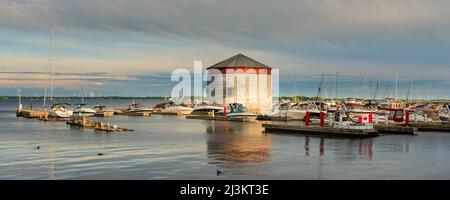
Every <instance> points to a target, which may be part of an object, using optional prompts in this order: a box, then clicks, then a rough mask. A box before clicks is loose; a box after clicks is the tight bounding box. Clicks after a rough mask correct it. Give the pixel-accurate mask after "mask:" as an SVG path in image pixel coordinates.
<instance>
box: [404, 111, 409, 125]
mask: <svg viewBox="0 0 450 200" xmlns="http://www.w3.org/2000/svg"><path fill="white" fill-rule="evenodd" d="M405 118H406V119H405V124H406V127H408V126H409V110H407V111H406V116H405Z"/></svg>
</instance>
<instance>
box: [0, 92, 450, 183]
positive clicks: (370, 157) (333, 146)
mask: <svg viewBox="0 0 450 200" xmlns="http://www.w3.org/2000/svg"><path fill="white" fill-rule="evenodd" d="M139 102H141V103H143V104H144V105H147V106H153V105H155V104H156V103H158V102H157V101H153V100H141V101H139ZM86 103H88V104H90V105H95V104H103V105H108V106H115V107H125V106H126V105H127V104H128V103H129V101H126V100H89V99H88V100H86ZM24 104H25V106H29V104H30V102H29V101H26V102H25V103H24ZM39 104H40V102H33V105H39ZM16 106H17V103H16V101H15V100H0V179H450V133H430V132H426V133H419V135H418V136H400V135H382V136H380V137H377V138H369V139H339V138H327V137H314V136H303V135H284V134H265V133H262V129H261V124H260V123H259V122H255V123H239V122H220V121H216V122H214V121H206V120H188V119H184V118H182V117H178V116H159V115H153V116H151V117H131V116H114V117H112V118H97V120H100V121H108V122H111V123H113V124H117V125H119V126H121V127H125V128H130V129H134V130H135V131H134V132H118V133H104V132H96V131H93V130H89V129H84V130H83V129H79V128H71V127H70V126H67V125H66V124H65V123H64V122H44V121H39V120H33V119H25V118H16V116H15V109H16ZM35 107H37V106H35ZM37 146H39V147H40V148H39V149H37V148H36V147H37ZM98 153H102V154H103V155H102V156H98V155H97V154H98ZM217 169H219V170H221V171H222V172H223V173H222V174H220V175H219V176H218V175H217V174H216V170H217Z"/></svg>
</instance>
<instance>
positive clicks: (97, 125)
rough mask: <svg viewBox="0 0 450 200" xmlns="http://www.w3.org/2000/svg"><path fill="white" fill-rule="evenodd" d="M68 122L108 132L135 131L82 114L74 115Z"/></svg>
mask: <svg viewBox="0 0 450 200" xmlns="http://www.w3.org/2000/svg"><path fill="white" fill-rule="evenodd" d="M67 124H69V125H73V126H79V127H83V128H90V129H95V130H97V131H106V132H112V131H133V130H130V129H126V128H120V127H118V126H116V125H110V124H109V123H107V122H97V121H94V120H90V119H87V118H86V117H82V116H72V117H70V119H69V120H68V121H67Z"/></svg>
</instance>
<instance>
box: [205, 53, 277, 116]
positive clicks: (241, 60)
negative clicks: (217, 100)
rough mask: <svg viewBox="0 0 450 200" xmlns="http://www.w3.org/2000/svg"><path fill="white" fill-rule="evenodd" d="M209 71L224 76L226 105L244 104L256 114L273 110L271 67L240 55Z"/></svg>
mask: <svg viewBox="0 0 450 200" xmlns="http://www.w3.org/2000/svg"><path fill="white" fill-rule="evenodd" d="M207 69H208V70H210V69H217V70H219V71H220V72H221V73H222V74H223V75H224V76H223V96H222V98H223V103H224V104H229V103H242V104H243V105H244V106H245V107H247V108H248V111H250V112H254V113H267V112H269V111H270V110H271V109H272V75H271V73H272V68H271V67H269V66H267V65H265V64H262V63H260V62H258V61H256V60H253V59H251V58H249V57H247V56H245V55H243V54H238V55H235V56H233V57H231V58H228V59H226V60H224V61H222V62H219V63H217V64H215V65H213V66H210V67H208V68H207ZM211 75H212V74H209V76H211ZM262 75H264V76H262ZM208 84H209V83H208ZM208 94H209V93H208Z"/></svg>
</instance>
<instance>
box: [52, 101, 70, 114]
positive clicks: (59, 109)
mask: <svg viewBox="0 0 450 200" xmlns="http://www.w3.org/2000/svg"><path fill="white" fill-rule="evenodd" d="M67 105H69V106H70V104H68V103H61V104H59V103H56V104H53V105H52V106H51V107H50V112H49V116H50V117H55V118H69V117H70V116H72V115H73V111H71V110H69V109H67V108H66V106H67Z"/></svg>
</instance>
